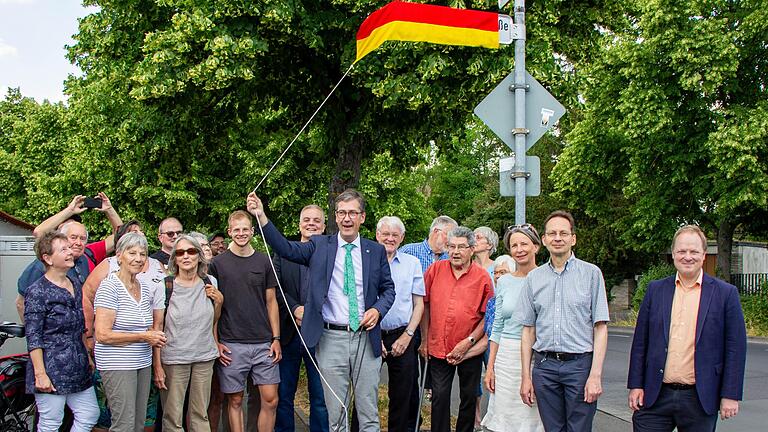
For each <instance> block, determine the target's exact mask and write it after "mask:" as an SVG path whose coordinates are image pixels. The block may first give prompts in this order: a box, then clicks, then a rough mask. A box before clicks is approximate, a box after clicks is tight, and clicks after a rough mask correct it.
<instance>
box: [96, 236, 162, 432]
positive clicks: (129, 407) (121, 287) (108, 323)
mask: <svg viewBox="0 0 768 432" xmlns="http://www.w3.org/2000/svg"><path fill="white" fill-rule="evenodd" d="M116 256H117V260H118V263H119V265H120V269H119V270H118V271H117V272H115V273H111V274H110V275H109V276H107V277H106V278H105V279H104V280H103V281H102V282H101V284H100V285H99V289H98V290H97V291H96V299H95V301H94V307H95V308H96V320H95V324H94V328H95V334H96V347H95V350H94V351H95V357H96V368H97V369H98V370H99V373H100V374H101V377H102V380H103V382H104V392H105V393H106V395H107V401H108V404H109V408H110V410H111V411H112V427H111V428H110V431H112V432H141V431H143V430H144V419H145V418H146V410H147V397H148V396H149V388H150V371H151V366H152V347H158V348H159V347H162V346H164V345H165V334H164V333H163V332H162V331H161V330H160V328H159V327H160V326H161V325H162V319H163V309H164V308H165V298H164V297H165V296H164V294H165V293H164V292H162V291H160V292H159V293H158V292H157V291H154V290H152V289H151V288H150V287H149V286H148V285H147V284H146V283H145V282H142V281H140V280H139V279H137V278H136V275H137V274H139V273H140V272H141V271H142V269H143V267H144V263H145V262H146V260H147V240H146V238H144V236H143V235H141V234H138V233H129V234H126V235H124V236H123V237H121V238H120V240H119V241H118V243H117V254H116Z"/></svg>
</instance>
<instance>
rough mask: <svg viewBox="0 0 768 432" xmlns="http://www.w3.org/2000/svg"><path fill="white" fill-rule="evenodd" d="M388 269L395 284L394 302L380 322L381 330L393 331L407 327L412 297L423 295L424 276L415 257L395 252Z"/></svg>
mask: <svg viewBox="0 0 768 432" xmlns="http://www.w3.org/2000/svg"><path fill="white" fill-rule="evenodd" d="M389 269H390V271H391V272H392V280H393V281H394V282H395V302H394V303H392V307H391V308H390V309H389V312H387V314H386V315H384V319H382V320H381V328H382V329H383V330H394V329H396V328H400V327H403V326H406V325H408V323H409V322H410V321H411V315H412V314H413V296H414V295H418V296H422V297H423V296H424V294H425V291H424V275H423V274H422V270H421V263H420V262H419V260H418V259H417V258H416V257H414V256H412V255H408V254H405V253H400V252H399V251H398V252H395V257H394V258H392V261H390V262H389ZM411 330H414V331H415V330H416V329H411Z"/></svg>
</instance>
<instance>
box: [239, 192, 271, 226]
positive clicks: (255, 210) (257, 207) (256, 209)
mask: <svg viewBox="0 0 768 432" xmlns="http://www.w3.org/2000/svg"><path fill="white" fill-rule="evenodd" d="M245 208H246V209H248V213H250V214H252V215H253V216H255V217H256V218H257V219H258V220H259V225H261V226H264V225H266V224H267V222H269V220H268V219H267V216H266V215H265V214H264V204H262V203H261V199H259V197H257V196H256V192H251V193H249V194H248V198H246V200H245Z"/></svg>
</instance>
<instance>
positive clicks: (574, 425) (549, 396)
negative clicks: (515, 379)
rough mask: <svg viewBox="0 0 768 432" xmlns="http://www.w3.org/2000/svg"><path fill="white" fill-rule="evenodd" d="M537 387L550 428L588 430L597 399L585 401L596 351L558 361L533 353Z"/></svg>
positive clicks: (554, 431) (563, 431)
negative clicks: (590, 401)
mask: <svg viewBox="0 0 768 432" xmlns="http://www.w3.org/2000/svg"><path fill="white" fill-rule="evenodd" d="M533 358H534V360H533V373H532V375H533V389H534V391H535V392H536V402H537V404H538V406H539V416H540V417H541V421H542V423H544V429H545V430H546V431H547V432H582V431H583V432H588V431H591V430H592V419H593V418H594V417H595V412H596V411H597V402H592V403H586V402H584V385H585V384H586V382H587V378H588V377H589V371H590V369H591V368H592V354H585V355H583V356H581V357H579V358H576V359H573V360H568V361H558V360H556V359H554V358H546V357H544V356H542V355H541V354H539V353H534V356H533Z"/></svg>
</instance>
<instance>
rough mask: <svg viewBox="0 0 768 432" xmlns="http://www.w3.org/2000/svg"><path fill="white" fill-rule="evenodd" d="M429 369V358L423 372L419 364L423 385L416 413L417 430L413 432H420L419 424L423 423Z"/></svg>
mask: <svg viewBox="0 0 768 432" xmlns="http://www.w3.org/2000/svg"><path fill="white" fill-rule="evenodd" d="M428 369H429V356H427V357H426V359H425V360H424V370H423V371H422V370H421V362H419V373H421V384H420V386H419V409H418V412H417V413H416V428H415V430H414V431H413V432H419V422H420V421H421V405H422V404H423V403H424V386H425V385H426V384H427V370H428ZM422 372H424V373H422Z"/></svg>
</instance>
